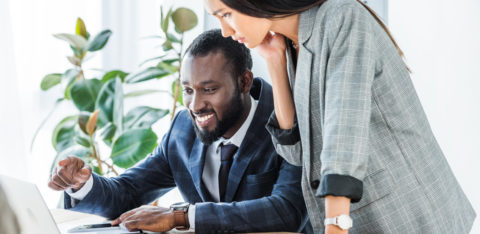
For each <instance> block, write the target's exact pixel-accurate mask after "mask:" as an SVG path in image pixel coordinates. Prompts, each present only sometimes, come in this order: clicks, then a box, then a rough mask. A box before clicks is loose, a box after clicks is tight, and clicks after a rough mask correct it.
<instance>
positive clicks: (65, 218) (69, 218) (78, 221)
mask: <svg viewBox="0 0 480 234" xmlns="http://www.w3.org/2000/svg"><path fill="white" fill-rule="evenodd" d="M50 212H51V213H52V216H53V219H55V222H56V223H57V226H58V228H59V229H60V232H61V233H62V234H67V233H68V232H67V231H68V230H69V229H71V228H74V227H76V226H79V225H84V224H94V223H103V222H106V221H107V220H106V219H105V218H104V217H101V216H97V215H92V214H85V213H80V212H75V211H70V210H63V209H52V210H50ZM118 233H129V232H126V231H122V230H113V231H102V232H82V234H118ZM132 233H138V232H132ZM147 233H152V232H147ZM164 233H176V234H179V233H183V234H185V233H194V232H193V231H178V230H176V229H173V230H171V231H169V232H164ZM268 233H269V232H263V233H262V234H268ZM289 233H293V232H275V234H289ZM259 234H260V233H259Z"/></svg>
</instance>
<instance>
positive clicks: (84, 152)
mask: <svg viewBox="0 0 480 234" xmlns="http://www.w3.org/2000/svg"><path fill="white" fill-rule="evenodd" d="M89 155H92V150H91V149H90V148H85V147H83V146H81V145H73V146H70V147H68V148H66V149H64V150H62V151H61V152H58V153H57V155H56V156H55V159H54V160H53V163H52V165H51V166H50V171H53V168H54V167H55V166H56V165H57V164H58V162H59V161H61V160H63V159H65V158H67V157H68V156H76V157H79V158H82V159H84V160H86V157H87V156H89Z"/></svg>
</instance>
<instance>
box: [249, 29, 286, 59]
mask: <svg viewBox="0 0 480 234" xmlns="http://www.w3.org/2000/svg"><path fill="white" fill-rule="evenodd" d="M286 48H287V47H286V44H285V37H284V36H283V35H281V34H278V33H274V32H269V33H267V35H266V36H265V38H264V39H263V41H262V43H260V44H259V45H258V46H257V47H255V48H254V50H255V51H257V53H258V54H260V56H262V57H263V59H265V60H266V61H267V62H276V61H273V60H278V59H280V60H282V61H281V62H283V59H285V50H286ZM278 62H280V61H278Z"/></svg>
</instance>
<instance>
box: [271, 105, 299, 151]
mask: <svg viewBox="0 0 480 234" xmlns="http://www.w3.org/2000/svg"><path fill="white" fill-rule="evenodd" d="M265 128H266V129H267V131H268V132H269V133H270V135H271V136H272V138H273V143H275V144H280V145H295V143H297V142H298V141H300V131H299V130H298V124H297V118H295V120H294V122H293V127H292V128H290V129H281V128H280V125H279V124H278V120H277V116H276V115H275V111H273V112H272V114H271V115H270V118H268V122H267V124H266V125H265Z"/></svg>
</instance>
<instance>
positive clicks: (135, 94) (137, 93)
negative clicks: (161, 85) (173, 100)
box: [124, 89, 168, 98]
mask: <svg viewBox="0 0 480 234" xmlns="http://www.w3.org/2000/svg"><path fill="white" fill-rule="evenodd" d="M152 93H168V91H165V90H156V89H146V90H137V91H132V92H130V93H127V94H125V95H124V97H125V98H130V97H138V96H143V95H147V94H152Z"/></svg>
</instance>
